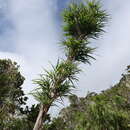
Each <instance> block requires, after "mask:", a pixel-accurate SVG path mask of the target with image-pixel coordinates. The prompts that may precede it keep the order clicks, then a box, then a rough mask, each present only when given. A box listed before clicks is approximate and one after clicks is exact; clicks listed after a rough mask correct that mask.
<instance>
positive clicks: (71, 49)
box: [62, 38, 95, 64]
mask: <svg viewBox="0 0 130 130" xmlns="http://www.w3.org/2000/svg"><path fill="white" fill-rule="evenodd" d="M62 45H63V46H64V47H65V51H66V56H67V57H68V59H72V60H73V61H78V62H83V63H89V64H90V61H89V60H90V59H94V58H93V57H92V56H91V54H92V53H93V51H94V50H95V49H94V48H91V47H90V46H88V45H89V43H88V41H87V40H76V39H74V38H68V39H67V40H65V41H63V42H62Z"/></svg>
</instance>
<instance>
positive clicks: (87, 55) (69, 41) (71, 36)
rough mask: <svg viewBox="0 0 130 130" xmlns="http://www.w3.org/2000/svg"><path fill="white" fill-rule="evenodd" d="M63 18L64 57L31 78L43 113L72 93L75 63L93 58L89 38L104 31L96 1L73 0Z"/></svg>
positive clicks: (76, 66) (76, 68) (104, 16)
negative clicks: (36, 86)
mask: <svg viewBox="0 0 130 130" xmlns="http://www.w3.org/2000/svg"><path fill="white" fill-rule="evenodd" d="M63 20H64V25H63V30H64V34H65V40H63V41H62V42H61V46H63V47H64V50H65V55H66V59H65V60H58V62H57V65H56V66H52V70H51V71H47V70H45V74H41V75H40V78H39V79H37V80H34V83H35V84H37V85H38V89H36V90H35V92H34V93H33V96H34V97H35V98H36V100H37V101H39V102H40V104H41V106H42V109H45V110H46V112H45V113H47V112H48V110H49V108H50V106H51V105H54V104H53V103H54V102H55V101H56V100H57V99H59V98H61V99H62V97H63V96H67V95H69V94H70V93H71V89H72V88H74V87H75V85H74V82H75V81H77V80H78V79H77V74H79V72H80V69H79V67H78V65H79V64H80V63H89V64H90V61H89V60H90V59H91V58H92V59H94V58H93V57H92V56H91V54H92V53H93V51H94V48H92V47H90V46H89V39H90V38H94V39H95V38H98V37H99V35H100V34H101V32H103V27H104V26H105V23H106V20H107V14H106V12H105V11H104V10H102V9H101V6H100V4H99V2H95V1H87V2H86V3H83V2H80V3H79V2H72V3H71V4H70V5H69V6H68V7H67V8H66V9H65V10H64V12H63ZM46 106H47V109H46V108H45V107H46ZM37 123H38V121H37ZM35 125H36V124H35ZM34 130H37V129H34Z"/></svg>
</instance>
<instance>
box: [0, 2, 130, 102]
mask: <svg viewBox="0 0 130 130" xmlns="http://www.w3.org/2000/svg"><path fill="white" fill-rule="evenodd" d="M68 1H69V0H0V58H11V59H12V60H15V61H17V62H18V64H20V66H21V72H22V74H23V75H24V76H25V78H26V81H25V83H24V85H23V89H24V90H25V93H26V94H28V93H29V92H30V91H31V90H32V89H33V88H35V87H34V85H33V84H32V81H31V80H32V79H35V78H37V77H38V74H40V73H41V72H42V68H48V69H49V68H50V66H49V64H50V62H51V63H54V64H55V63H56V61H57V59H58V57H61V56H62V53H63V52H62V51H61V49H60V47H59V46H58V44H57V43H58V42H59V41H60V40H61V34H62V33H61V17H60V13H61V10H62V9H63V8H64V7H65V6H66V3H67V2H68ZM102 4H103V8H104V9H106V10H107V12H108V13H109V14H110V17H111V19H110V20H109V23H108V25H107V27H106V33H105V34H104V35H103V36H102V37H101V38H100V39H98V41H92V44H93V45H94V46H96V47H98V49H97V50H96V51H95V53H94V56H95V57H96V61H92V65H91V66H89V65H82V69H83V71H84V72H83V73H81V75H80V80H79V84H78V86H79V87H78V88H77V89H76V90H75V93H76V94H78V95H80V96H85V95H86V93H87V91H96V92H100V91H101V90H103V89H106V88H109V87H110V86H112V85H113V84H115V83H117V82H118V81H119V79H120V78H121V74H122V73H123V72H124V70H125V68H126V66H127V65H128V64H130V49H129V48H130V36H129V35H130V0H125V2H124V1H123V0H114V1H113V0H102ZM29 102H30V103H33V102H34V100H32V98H30V100H29Z"/></svg>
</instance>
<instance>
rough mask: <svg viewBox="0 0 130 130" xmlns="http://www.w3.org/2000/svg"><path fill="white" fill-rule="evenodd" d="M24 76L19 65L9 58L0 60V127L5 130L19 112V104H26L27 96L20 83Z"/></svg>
mask: <svg viewBox="0 0 130 130" xmlns="http://www.w3.org/2000/svg"><path fill="white" fill-rule="evenodd" d="M23 82H24V77H23V76H22V75H21V73H20V71H19V66H18V65H17V63H16V62H12V61H11V60H9V59H8V60H6V59H3V60H0V129H1V130H2V129H4V130H6V128H8V126H9V125H10V124H11V122H12V120H14V117H15V116H16V115H17V116H18V115H19V114H20V113H21V112H20V111H21V105H25V104H26V100H27V97H24V92H23V90H22V88H21V85H22V84H23Z"/></svg>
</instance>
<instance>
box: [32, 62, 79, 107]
mask: <svg viewBox="0 0 130 130" xmlns="http://www.w3.org/2000/svg"><path fill="white" fill-rule="evenodd" d="M52 68H53V69H52V71H47V70H45V72H46V74H42V75H40V77H41V78H40V79H37V80H34V83H36V84H38V85H39V88H37V89H36V90H35V91H36V92H34V93H32V94H33V96H34V97H35V98H36V100H38V101H39V102H40V103H42V104H44V105H45V104H46V105H47V104H50V103H51V102H53V101H54V100H55V99H56V98H58V97H62V96H67V95H68V94H69V93H70V91H71V89H72V88H74V87H75V86H74V84H73V81H74V80H77V78H76V74H78V72H79V71H80V70H79V69H78V68H77V64H73V63H71V62H70V61H62V62H59V61H58V62H57V65H56V66H52Z"/></svg>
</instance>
